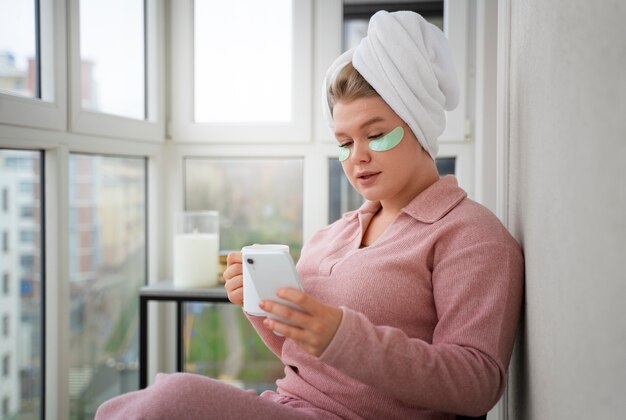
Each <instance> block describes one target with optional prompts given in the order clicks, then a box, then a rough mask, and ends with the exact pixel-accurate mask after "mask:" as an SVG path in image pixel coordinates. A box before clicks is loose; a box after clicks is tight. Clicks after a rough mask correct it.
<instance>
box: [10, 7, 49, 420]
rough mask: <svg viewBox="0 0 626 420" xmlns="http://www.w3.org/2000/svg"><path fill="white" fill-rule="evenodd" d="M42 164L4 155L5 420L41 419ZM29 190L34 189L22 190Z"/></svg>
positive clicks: (26, 156) (29, 156) (17, 153)
mask: <svg viewBox="0 0 626 420" xmlns="http://www.w3.org/2000/svg"><path fill="white" fill-rule="evenodd" d="M1 19H2V17H0V20H1ZM41 164H42V158H41V154H40V153H39V152H36V151H22V150H6V149H0V190H2V191H3V195H5V196H6V207H5V208H4V209H3V212H2V216H1V217H0V232H2V237H3V242H5V241H6V244H3V247H4V245H6V248H5V250H4V252H0V267H1V268H2V273H3V274H2V294H1V295H0V313H2V315H3V327H2V328H3V334H2V336H0V349H2V351H3V352H4V353H5V355H6V357H5V359H4V360H3V365H6V366H3V371H5V372H4V373H5V377H4V378H3V379H2V381H0V395H2V396H3V397H4V399H3V411H4V410H5V409H6V412H5V413H4V417H3V418H28V419H35V418H39V417H40V414H41V410H40V409H41V405H40V401H41V396H42V391H43V389H42V382H41V380H42V369H43V360H42V355H43V340H42V325H43V324H42V317H43V313H42V304H43V302H42V293H43V286H42V281H43V280H42V271H43V267H42V244H41V226H42V225H41V217H42V215H41V200H40V197H41V194H40V191H41ZM26 184H28V185H30V186H31V187H29V188H21V187H20V186H21V185H26ZM4 192H5V193H4ZM22 206H25V207H27V208H29V209H30V210H29V212H28V213H27V214H23V213H22V212H21V208H22ZM22 231H24V232H29V235H28V236H29V241H27V242H24V241H21V236H22ZM5 403H6V405H5Z"/></svg>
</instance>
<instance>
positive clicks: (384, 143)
mask: <svg viewBox="0 0 626 420" xmlns="http://www.w3.org/2000/svg"><path fill="white" fill-rule="evenodd" d="M403 137H404V129H403V128H402V127H396V128H394V129H393V130H391V131H390V132H389V133H387V134H385V135H384V136H382V137H379V138H377V139H374V140H370V142H369V148H370V150H372V151H374V152H386V151H387V150H391V149H393V148H394V147H396V146H397V145H398V144H400V142H401V141H402V138H403ZM349 156H350V147H349V146H339V161H340V162H343V161H344V160H346V159H348V157H349Z"/></svg>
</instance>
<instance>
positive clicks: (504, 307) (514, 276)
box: [98, 12, 523, 419]
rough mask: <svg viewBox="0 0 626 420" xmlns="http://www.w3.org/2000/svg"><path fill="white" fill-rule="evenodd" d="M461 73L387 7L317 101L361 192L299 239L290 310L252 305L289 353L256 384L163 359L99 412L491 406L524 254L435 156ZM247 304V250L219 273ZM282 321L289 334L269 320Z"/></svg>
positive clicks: (356, 415)
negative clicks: (264, 385) (280, 368)
mask: <svg viewBox="0 0 626 420" xmlns="http://www.w3.org/2000/svg"><path fill="white" fill-rule="evenodd" d="M457 101H458V88H457V85H456V77H455V75H454V68H453V66H452V62H451V59H450V52H449V50H448V46H447V42H446V39H445V37H444V36H443V34H442V33H441V32H440V31H439V30H438V29H437V28H436V27H434V26H433V25H430V24H429V23H427V22H426V21H425V20H424V19H423V18H422V17H421V16H419V15H417V14H415V13H412V12H396V13H387V12H379V13H377V14H376V15H375V16H374V17H373V18H372V20H371V21H370V25H369V29H368V36H367V37H366V38H365V39H364V40H363V41H362V42H361V44H360V45H359V46H358V47H356V48H355V49H354V50H351V51H349V52H347V53H345V54H343V55H342V56H340V57H339V58H338V59H337V60H336V61H335V63H334V64H333V65H332V66H331V68H330V69H329V71H328V74H327V77H326V80H325V86H324V109H325V114H326V115H327V117H328V122H329V124H330V126H331V128H332V130H333V132H334V135H335V137H336V139H337V142H338V146H339V149H340V153H339V157H340V160H341V163H342V166H343V169H344V171H345V174H346V176H347V177H348V179H349V180H350V182H351V184H352V185H353V186H354V188H355V189H356V190H357V191H358V192H359V193H360V194H362V195H363V196H364V197H365V198H366V199H367V201H366V203H365V204H364V205H363V206H362V207H361V208H360V209H358V210H357V211H353V212H349V213H347V214H345V215H344V216H343V218H342V219H340V220H339V221H337V222H335V223H333V224H332V225H330V226H327V227H326V228H323V229H321V230H320V231H318V232H317V233H316V234H315V235H314V236H313V237H312V238H311V239H310V240H309V241H308V243H307V244H305V246H304V247H303V249H302V254H301V257H300V260H299V262H298V266H297V268H298V272H299V274H300V278H301V280H302V283H303V286H304V290H305V292H299V291H296V290H293V289H281V290H279V292H278V295H279V297H281V298H283V299H286V300H288V301H292V302H294V303H296V304H298V305H299V306H300V307H301V308H303V311H298V310H294V309H292V308H290V307H287V306H285V305H281V304H278V303H276V302H272V301H264V302H262V303H261V307H262V308H263V309H264V310H265V311H267V312H270V313H273V314H275V315H277V316H279V317H281V318H283V319H285V320H287V321H288V322H289V324H290V325H287V324H284V323H281V322H279V321H276V320H273V319H270V318H266V317H253V316H249V319H250V322H251V323H252V324H253V325H254V327H255V328H256V330H257V332H258V333H259V335H260V336H261V337H262V338H263V340H264V342H265V343H266V344H267V346H268V347H269V348H270V349H271V350H272V351H273V352H274V353H276V355H277V356H278V357H280V358H281V360H282V361H283V363H284V364H285V377H284V378H283V379H280V380H278V381H277V392H265V393H263V394H262V395H261V396H256V395H254V393H252V392H246V391H241V390H238V389H235V388H232V387H230V386H228V385H224V384H221V383H219V382H217V381H213V380H212V379H209V378H204V377H200V376H198V375H190V374H174V375H161V376H159V377H157V380H156V383H155V384H154V385H152V386H151V387H149V388H147V389H146V390H143V391H138V392H136V393H131V394H127V395H126V396H121V397H118V398H117V399H114V400H112V401H110V402H108V403H106V404H105V405H103V406H102V407H101V409H100V411H99V413H98V414H99V416H101V417H102V418H109V416H114V417H115V416H120V417H123V416H130V417H132V416H139V417H145V418H151V417H159V416H163V417H168V416H178V417H185V418H192V417H193V418H195V417H196V416H197V417H199V418H207V417H215V418H246V417H253V418H332V419H337V418H345V419H360V418H377V419H391V418H398V419H400V418H402V419H405V418H423V419H454V418H455V417H456V415H457V414H462V415H474V416H477V415H482V414H484V413H486V412H487V411H488V410H489V409H490V408H491V407H492V406H493V405H494V404H495V403H496V401H497V400H498V398H499V397H500V395H501V393H502V391H503V389H504V386H505V383H506V369H507V365H508V362H509V359H510V356H511V351H512V347H513V342H514V337H515V332H516V327H517V324H518V320H519V315H520V309H521V302H522V296H523V259H522V254H521V251H520V249H519V246H518V244H517V243H516V242H515V240H514V239H513V238H512V237H511V236H510V235H509V233H508V232H507V231H506V229H505V228H504V227H503V226H502V225H501V224H500V222H499V221H498V219H497V218H496V217H495V216H494V215H493V214H492V213H490V212H489V211H488V210H487V209H485V208H484V207H482V206H481V205H479V204H477V203H475V202H473V201H471V200H470V199H468V198H467V194H466V193H465V192H464V191H463V190H462V189H461V188H459V187H458V185H457V183H456V179H455V178H454V177H444V178H441V179H440V178H439V174H438V172H437V168H436V165H435V161H434V157H435V156H436V153H437V137H438V136H439V135H440V134H441V132H442V131H443V128H444V123H445V115H444V109H450V108H453V107H454V106H455V105H456V102H457ZM224 277H225V279H226V289H227V291H228V296H229V299H230V300H231V302H233V303H234V304H237V305H240V306H242V304H243V281H242V266H241V253H231V254H230V255H229V256H228V268H227V269H226V272H225V273H224ZM274 332H276V333H280V334H281V336H279V335H276V334H274Z"/></svg>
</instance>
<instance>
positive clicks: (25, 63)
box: [0, 0, 40, 98]
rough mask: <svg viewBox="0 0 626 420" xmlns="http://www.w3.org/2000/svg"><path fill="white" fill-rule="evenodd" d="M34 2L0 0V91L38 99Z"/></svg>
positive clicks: (37, 61) (35, 5) (35, 4)
mask: <svg viewBox="0 0 626 420" xmlns="http://www.w3.org/2000/svg"><path fill="white" fill-rule="evenodd" d="M37 3H38V2H36V1H18V2H15V1H10V0H3V1H0V91H4V92H6V93H11V94H14V95H20V96H26V97H30V98H38V97H39V96H40V89H39V55H38V52H37V42H38V40H37V39H36V37H35V35H36V34H37V31H36V30H35V28H36V16H37V13H36V7H37Z"/></svg>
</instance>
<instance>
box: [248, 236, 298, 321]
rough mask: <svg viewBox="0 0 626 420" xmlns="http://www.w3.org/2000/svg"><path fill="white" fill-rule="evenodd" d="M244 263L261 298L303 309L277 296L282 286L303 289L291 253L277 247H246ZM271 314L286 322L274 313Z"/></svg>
mask: <svg viewBox="0 0 626 420" xmlns="http://www.w3.org/2000/svg"><path fill="white" fill-rule="evenodd" d="M243 263H244V266H245V267H244V269H245V271H247V274H248V275H249V277H250V279H251V280H252V283H253V284H254V288H255V289H256V292H257V295H258V297H259V299H260V300H272V301H274V302H279V303H282V304H284V305H287V306H291V307H293V308H295V309H301V308H300V307H299V306H298V305H296V304H294V303H291V302H288V301H286V300H283V299H280V298H278V297H277V296H276V292H277V291H278V289H280V288H281V287H290V288H292V289H296V290H303V289H302V285H301V284H300V278H299V276H298V272H297V271H296V266H295V264H294V263H293V259H292V258H291V255H290V254H289V253H287V252H283V251H281V250H276V249H273V250H272V249H262V248H261V249H254V248H251V249H244V252H243ZM244 287H245V286H244ZM268 315H269V314H268ZM269 316H270V317H273V318H277V319H279V320H281V321H282V322H285V321H284V320H282V319H280V318H278V317H275V316H273V315H269Z"/></svg>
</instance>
